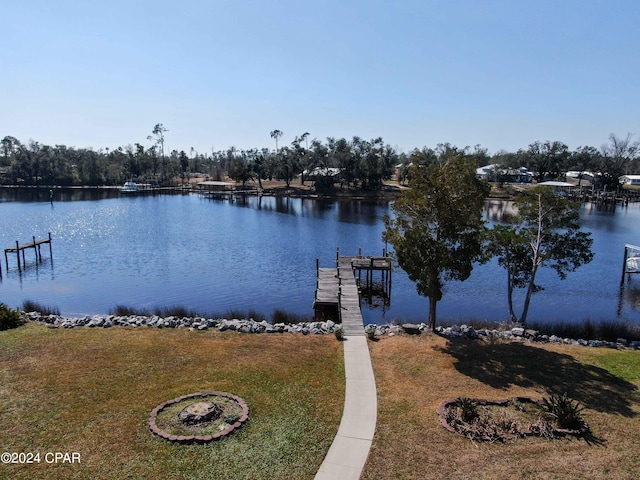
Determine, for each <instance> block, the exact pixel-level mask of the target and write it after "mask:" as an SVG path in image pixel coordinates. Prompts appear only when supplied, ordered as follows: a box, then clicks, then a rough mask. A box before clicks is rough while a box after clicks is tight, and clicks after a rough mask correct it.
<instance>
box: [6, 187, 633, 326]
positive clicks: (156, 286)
mask: <svg viewBox="0 0 640 480" xmlns="http://www.w3.org/2000/svg"><path fill="white" fill-rule="evenodd" d="M48 195H49V194H48V191H46V192H42V193H38V192H33V191H31V192H24V191H22V192H19V191H15V190H1V189H0V226H1V230H0V247H2V248H3V249H4V248H7V247H9V246H12V245H14V244H15V241H16V240H19V241H20V242H21V243H22V242H26V241H29V240H30V239H31V237H32V236H33V235H35V236H36V237H38V238H41V237H42V238H44V237H46V234H47V232H51V234H52V236H53V239H54V240H53V261H51V260H50V259H49V252H48V248H46V247H45V248H44V249H43V257H44V261H43V262H42V263H40V264H36V263H35V261H34V255H33V251H27V252H26V256H27V262H28V267H27V269H26V270H25V271H23V272H22V273H20V272H18V270H17V267H16V260H15V256H10V258H9V269H8V270H7V268H6V265H5V262H4V256H3V257H2V271H3V278H2V280H1V282H0V302H4V303H6V304H8V305H10V306H13V307H18V306H21V304H22V301H23V300H26V299H29V300H34V301H37V302H39V303H41V304H45V305H55V306H58V307H59V308H60V310H61V312H62V314H64V315H68V316H76V315H82V314H94V313H107V312H108V311H109V310H110V309H111V308H113V307H114V306H115V305H118V304H122V305H128V306H135V307H140V308H153V307H157V306H174V305H182V306H186V307H188V308H193V309H197V310H200V311H205V312H220V313H224V312H226V311H228V310H230V309H240V310H244V311H247V310H249V309H254V310H256V311H259V312H262V313H264V314H266V315H267V316H269V315H270V314H271V313H272V312H273V310H275V309H283V310H286V311H290V312H294V313H299V314H311V313H312V312H313V310H312V303H313V297H314V291H315V260H316V258H319V259H320V264H321V266H332V265H333V264H334V262H335V254H336V247H339V248H340V252H341V253H343V254H345V255H348V254H357V252H358V248H359V247H361V248H362V252H363V253H364V254H375V255H379V254H381V253H382V249H383V247H384V245H383V243H382V240H381V234H382V231H383V229H384V227H383V223H382V217H383V215H384V214H385V213H388V212H389V205H388V204H387V203H386V202H384V203H378V204H375V203H365V202H359V201H349V202H337V201H336V202H334V201H317V200H309V199H290V198H272V197H263V198H261V199H258V198H255V197H252V198H248V199H247V200H246V202H242V201H236V202H234V203H230V202H228V201H216V200H210V199H206V198H203V197H200V196H198V195H159V196H134V197H122V198H121V197H120V195H119V193H118V192H117V191H114V192H110V191H96V190H87V191H75V192H70V191H56V194H55V201H54V202H53V204H51V203H50V202H49V201H48ZM508 207H509V205H508V204H507V203H504V202H498V201H492V202H491V203H488V204H487V208H486V213H487V217H488V218H490V219H493V220H499V219H500V218H501V216H502V215H503V214H504V212H505V210H506V209H508ZM582 217H583V225H584V228H585V229H587V230H589V231H591V232H592V233H593V238H594V251H595V252H596V256H595V259H594V260H593V262H592V263H591V264H589V265H587V266H585V267H582V268H581V269H579V270H578V271H577V272H575V273H572V274H569V277H568V279H567V280H565V281H560V280H559V279H557V277H556V276H555V274H553V273H552V272H551V271H542V272H541V273H540V282H541V283H542V284H543V285H544V286H545V287H546V289H545V291H543V292H540V293H538V294H536V295H535V296H534V298H533V301H532V306H531V309H530V314H529V318H530V319H531V320H544V321H557V320H568V321H574V320H575V321H577V320H583V319H586V318H591V319H594V320H601V319H613V318H625V319H630V320H632V321H634V322H640V278H633V279H632V280H631V282H630V283H628V284H627V286H626V287H625V289H624V290H622V291H621V290H620V288H619V283H620V274H621V268H622V258H623V251H624V244H625V243H632V244H637V243H640V238H639V237H640V207H638V206H637V205H631V206H629V207H626V208H622V207H618V208H617V209H616V210H615V212H612V211H604V210H598V209H596V208H595V207H594V206H590V205H587V206H585V207H583V209H582ZM427 308H428V302H427V300H426V299H424V298H422V297H420V296H418V295H417V294H416V293H415V286H414V284H413V283H412V282H410V281H409V280H408V279H407V278H406V276H405V275H404V273H403V272H402V271H400V270H396V271H395V272H394V274H393V287H392V298H391V306H389V307H386V308H384V309H382V308H375V309H368V308H365V310H364V312H363V313H364V316H365V321H367V322H378V323H382V322H388V321H392V320H400V319H401V320H404V321H421V320H424V319H425V317H426V314H427ZM438 316H439V319H440V320H463V319H468V318H475V319H486V320H498V321H501V320H504V319H505V318H507V306H506V276H505V273H504V271H503V270H502V269H501V268H500V267H498V266H497V265H496V264H495V263H489V264H487V265H482V266H479V267H477V268H476V269H475V270H474V272H473V274H472V277H471V278H470V279H469V280H468V281H466V282H463V283H458V282H454V283H450V284H448V286H447V288H446V292H445V295H444V298H443V300H442V301H441V302H440V303H439V304H438Z"/></svg>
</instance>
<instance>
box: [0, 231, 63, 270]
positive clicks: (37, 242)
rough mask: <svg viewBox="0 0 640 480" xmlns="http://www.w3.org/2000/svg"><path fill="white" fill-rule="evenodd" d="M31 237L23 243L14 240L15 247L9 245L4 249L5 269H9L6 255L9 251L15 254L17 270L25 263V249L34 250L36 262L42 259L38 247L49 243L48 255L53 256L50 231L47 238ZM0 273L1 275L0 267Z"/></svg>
mask: <svg viewBox="0 0 640 480" xmlns="http://www.w3.org/2000/svg"><path fill="white" fill-rule="evenodd" d="M31 238H32V241H31V242H28V243H23V244H21V243H20V242H18V240H16V246H15V247H9V248H5V249H4V262H5V265H6V267H7V270H9V257H8V254H9V253H15V254H16V260H17V261H18V270H20V271H21V270H22V268H24V267H25V265H26V264H27V262H26V258H25V250H28V249H30V248H33V251H34V252H35V255H36V262H40V261H42V251H41V250H40V247H41V246H42V245H46V244H49V256H50V258H53V249H52V248H51V232H49V235H48V238H43V239H39V240H37V239H36V237H31ZM20 253H22V263H21V262H20ZM0 275H2V270H1V269H0Z"/></svg>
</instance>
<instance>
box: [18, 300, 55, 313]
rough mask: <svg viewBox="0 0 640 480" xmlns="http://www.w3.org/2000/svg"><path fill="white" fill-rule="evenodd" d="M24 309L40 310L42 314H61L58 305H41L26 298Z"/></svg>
mask: <svg viewBox="0 0 640 480" xmlns="http://www.w3.org/2000/svg"><path fill="white" fill-rule="evenodd" d="M22 311H23V312H39V313H40V314H41V315H60V309H59V308H58V307H51V306H48V305H41V304H39V303H37V302H34V301H32V300H25V301H24V302H22Z"/></svg>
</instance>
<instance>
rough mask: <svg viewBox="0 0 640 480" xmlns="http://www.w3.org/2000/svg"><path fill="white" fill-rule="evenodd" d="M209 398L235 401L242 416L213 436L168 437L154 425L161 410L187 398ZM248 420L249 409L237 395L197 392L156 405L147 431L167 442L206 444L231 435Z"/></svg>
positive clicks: (168, 435)
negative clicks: (214, 397) (240, 409)
mask: <svg viewBox="0 0 640 480" xmlns="http://www.w3.org/2000/svg"><path fill="white" fill-rule="evenodd" d="M211 396H218V397H227V398H230V399H232V400H234V401H236V402H237V403H238V404H239V405H240V407H241V408H242V415H241V416H240V419H239V420H238V421H237V422H235V423H234V424H233V425H229V426H228V427H227V428H225V429H224V430H222V431H220V432H218V433H216V434H214V435H170V434H168V433H166V432H165V431H163V430H161V429H160V428H158V426H157V425H156V417H157V416H158V414H159V413H160V412H162V410H164V409H165V408H167V407H168V406H170V405H173V404H174V403H178V402H182V401H183V400H187V399H189V398H199V397H211ZM248 419H249V407H247V404H246V402H245V401H244V400H243V399H242V398H240V397H238V396H237V395H233V394H231V393H227V392H197V393H190V394H189V395H182V396H180V397H178V398H174V399H173V400H167V401H166V402H163V403H161V404H160V405H158V406H157V407H156V408H154V409H153V410H152V411H151V416H150V417H149V429H150V430H151V431H152V432H153V433H154V434H156V435H158V436H159V437H162V438H164V439H166V440H169V441H170V442H176V443H193V442H197V443H206V442H211V441H212V440H218V439H219V438H222V437H225V436H227V435H229V434H231V433H232V432H233V431H234V430H235V429H237V428H240V427H241V426H242V424H243V423H244V422H246V421H247V420H248Z"/></svg>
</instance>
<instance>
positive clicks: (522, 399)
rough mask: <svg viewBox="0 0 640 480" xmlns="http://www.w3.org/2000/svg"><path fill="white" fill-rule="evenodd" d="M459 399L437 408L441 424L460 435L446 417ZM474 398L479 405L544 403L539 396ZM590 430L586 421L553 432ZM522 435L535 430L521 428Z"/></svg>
mask: <svg viewBox="0 0 640 480" xmlns="http://www.w3.org/2000/svg"><path fill="white" fill-rule="evenodd" d="M457 400H458V399H457V398H451V399H449V400H444V401H443V402H441V403H440V405H438V408H437V409H436V413H437V414H438V417H439V418H440V424H441V425H442V426H443V427H444V428H446V429H447V430H449V431H450V432H453V433H455V434H458V435H460V433H459V432H458V431H456V429H455V428H453V427H452V426H451V425H449V422H447V417H446V408H447V407H448V406H449V405H451V404H452V403H455V402H456V401H457ZM472 400H473V401H474V402H476V403H477V404H478V405H497V406H507V405H509V404H510V403H511V402H513V401H517V402H521V403H533V404H535V405H541V404H542V400H539V399H537V398H533V397H521V396H515V397H511V398H504V399H501V400H488V399H484V398H472ZM588 431H589V426H588V425H587V423H586V422H584V423H583V426H582V428H580V429H577V430H568V429H564V428H554V429H553V432H554V433H555V434H557V435H559V436H562V435H573V436H576V437H579V436H582V435H584V434H586V433H587V432H588ZM518 433H519V434H520V435H522V436H531V435H533V432H532V431H531V430H528V429H527V430H520V431H519V432H518Z"/></svg>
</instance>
